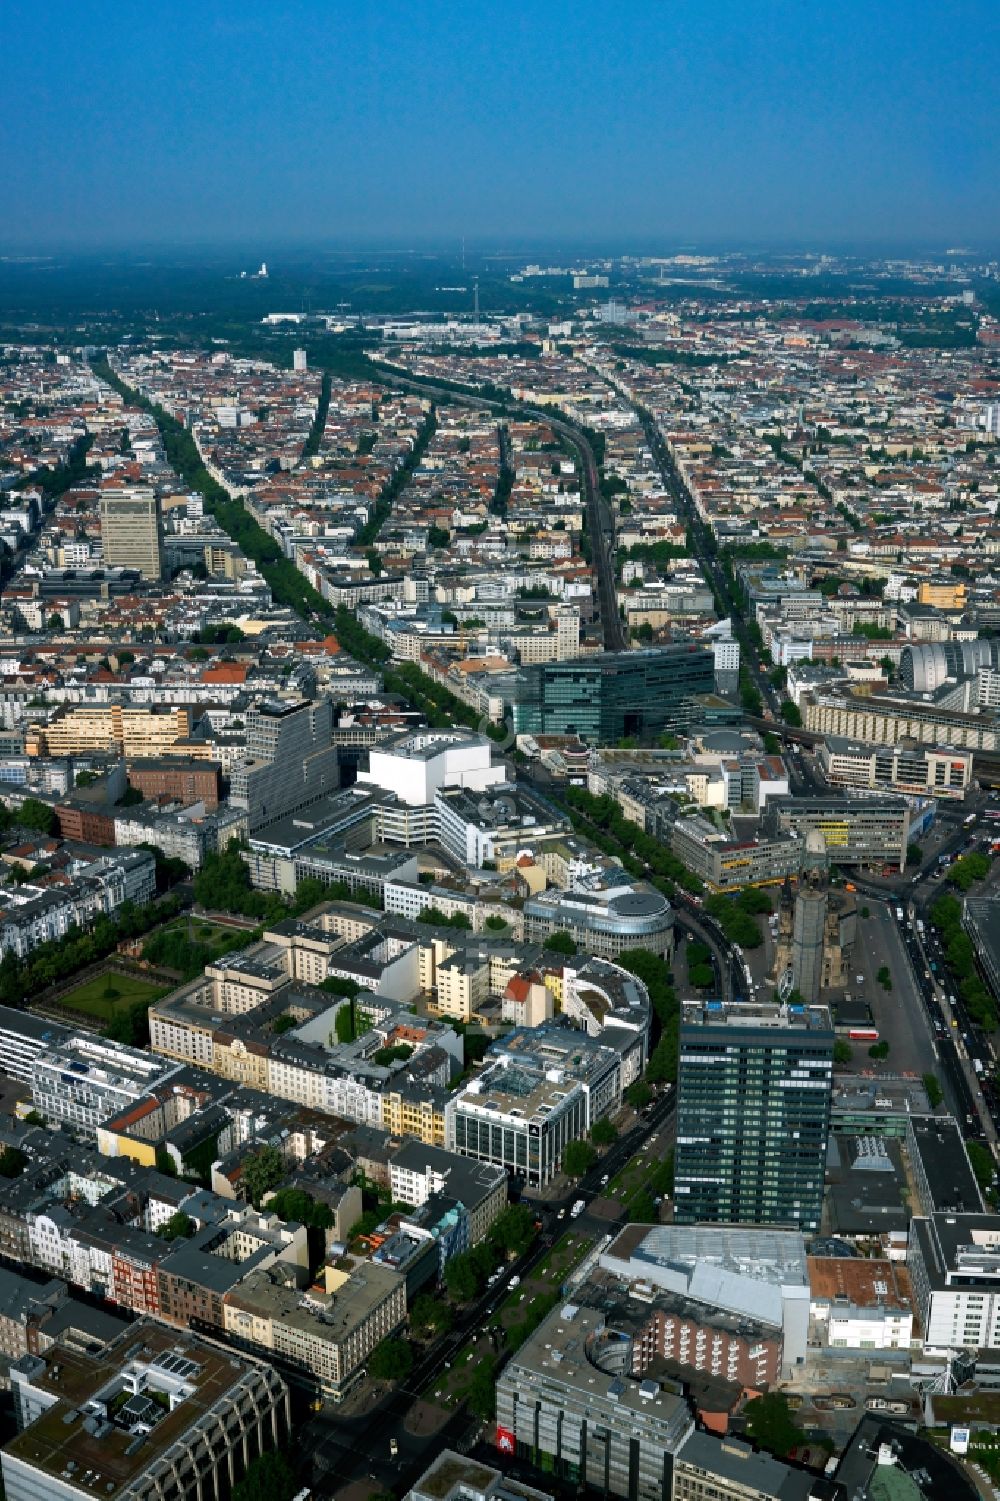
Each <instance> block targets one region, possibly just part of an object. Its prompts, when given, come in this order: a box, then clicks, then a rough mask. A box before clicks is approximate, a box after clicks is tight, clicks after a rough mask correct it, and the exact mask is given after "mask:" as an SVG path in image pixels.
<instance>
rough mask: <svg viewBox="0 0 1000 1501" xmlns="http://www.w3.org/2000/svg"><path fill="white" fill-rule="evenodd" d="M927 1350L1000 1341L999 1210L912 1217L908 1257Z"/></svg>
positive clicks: (992, 1346)
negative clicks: (995, 1211) (991, 1212)
mask: <svg viewBox="0 0 1000 1501" xmlns="http://www.w3.org/2000/svg"><path fill="white" fill-rule="evenodd" d="M906 1265H907V1269H908V1271H909V1273H910V1282H911V1284H912V1287H913V1302H914V1308H915V1310H916V1313H917V1317H918V1318H919V1319H920V1320H921V1322H922V1324H923V1329H924V1348H925V1349H926V1350H981V1349H996V1348H997V1346H998V1344H1000V1215H996V1214H932V1215H930V1216H929V1217H928V1218H926V1219H920V1218H918V1219H914V1220H912V1221H911V1223H910V1244H909V1249H908V1251H907V1257H906Z"/></svg>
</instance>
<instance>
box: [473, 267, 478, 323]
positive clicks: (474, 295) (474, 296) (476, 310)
mask: <svg viewBox="0 0 1000 1501" xmlns="http://www.w3.org/2000/svg"><path fill="white" fill-rule="evenodd" d="M473 299H474V306H475V329H476V333H477V334H478V332H479V277H478V276H477V277H476V279H475V281H474V282H473Z"/></svg>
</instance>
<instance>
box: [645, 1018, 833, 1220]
mask: <svg viewBox="0 0 1000 1501" xmlns="http://www.w3.org/2000/svg"><path fill="white" fill-rule="evenodd" d="M832 1072H833V1025H832V1022H831V1020H830V1013H829V1010H828V1009H827V1007H825V1006H797V1005H790V1006H778V1005H755V1004H739V1005H737V1004H734V1005H723V1003H722V1002H719V1001H716V1002H708V1003H707V1004H702V1003H701V1002H698V1003H691V1004H688V1005H685V1007H684V1010H683V1014H682V1017H681V1029H680V1063H679V1070H678V1087H677V1149H676V1166H675V1184H674V1194H675V1204H674V1218H675V1220H676V1221H677V1222H678V1223H681V1224H693V1223H697V1222H709V1223H711V1222H714V1223H725V1224H753V1225H787V1226H790V1227H794V1228H797V1229H800V1230H816V1229H818V1228H819V1224H820V1213H821V1210H822V1207H823V1178H824V1169H825V1165H826V1148H827V1137H828V1135H829V1129H830V1096H831V1083H832Z"/></svg>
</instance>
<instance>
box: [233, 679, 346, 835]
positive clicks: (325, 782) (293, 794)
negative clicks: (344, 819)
mask: <svg viewBox="0 0 1000 1501" xmlns="http://www.w3.org/2000/svg"><path fill="white" fill-rule="evenodd" d="M246 726H247V760H246V761H245V762H244V763H243V764H242V765H241V766H235V767H234V768H233V772H232V777H231V779H230V801H231V802H232V803H234V804H235V805H236V806H237V807H238V808H245V809H246V810H247V816H248V822H249V827H250V832H251V833H253V832H255V831H256V830H257V829H261V828H263V827H264V825H265V824H269V823H275V822H276V821H277V820H278V819H279V818H285V817H287V816H288V815H289V814H292V813H298V812H299V811H300V810H301V809H302V808H308V807H309V806H310V804H311V803H315V802H317V801H318V800H319V799H320V798H321V797H324V796H325V795H326V794H327V793H328V792H335V791H336V790H337V788H338V787H339V786H340V766H339V763H338V759H337V747H336V746H335V745H333V744H331V739H332V736H333V709H332V706H331V704H330V701H329V699H298V700H296V701H294V702H291V703H286V702H285V701H283V700H278V699H265V700H264V701H263V702H262V703H259V704H255V705H254V707H253V708H252V709H250V710H249V711H248V713H247V718H246Z"/></svg>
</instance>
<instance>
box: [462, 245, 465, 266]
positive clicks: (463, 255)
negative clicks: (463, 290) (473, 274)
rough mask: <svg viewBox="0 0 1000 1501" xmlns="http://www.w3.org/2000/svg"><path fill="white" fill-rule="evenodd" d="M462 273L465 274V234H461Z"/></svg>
mask: <svg viewBox="0 0 1000 1501" xmlns="http://www.w3.org/2000/svg"><path fill="white" fill-rule="evenodd" d="M462 275H463V276H464V275H465V236H464V235H463V236H462Z"/></svg>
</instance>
